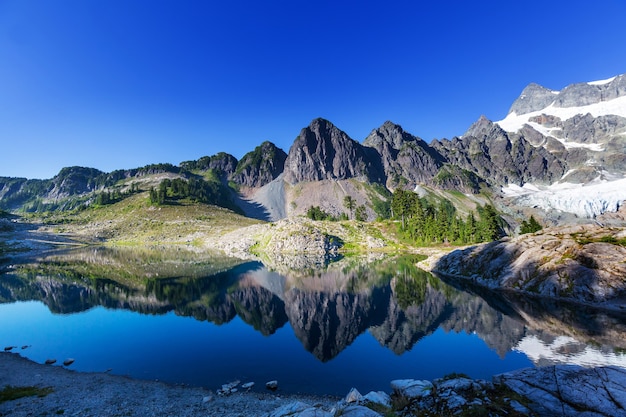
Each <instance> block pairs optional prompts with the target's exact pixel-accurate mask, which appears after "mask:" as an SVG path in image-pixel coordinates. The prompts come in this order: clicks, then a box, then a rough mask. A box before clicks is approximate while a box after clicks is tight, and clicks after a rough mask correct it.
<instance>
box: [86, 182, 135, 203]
mask: <svg viewBox="0 0 626 417" xmlns="http://www.w3.org/2000/svg"><path fill="white" fill-rule="evenodd" d="M139 191H140V190H139V186H138V185H137V183H132V184H131V186H130V189H128V190H126V191H120V190H112V191H110V190H107V191H103V192H101V193H98V194H97V195H96V199H95V204H97V205H99V206H106V205H107V204H113V203H117V202H118V201H122V200H123V199H125V198H126V197H128V196H130V195H132V194H135V193H138V192H139Z"/></svg>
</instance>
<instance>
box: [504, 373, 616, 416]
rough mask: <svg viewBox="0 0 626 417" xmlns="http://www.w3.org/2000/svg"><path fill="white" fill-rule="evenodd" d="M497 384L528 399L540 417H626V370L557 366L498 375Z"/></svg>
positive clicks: (530, 405)
mask: <svg viewBox="0 0 626 417" xmlns="http://www.w3.org/2000/svg"><path fill="white" fill-rule="evenodd" d="M494 382H501V383H503V384H504V385H506V386H507V387H509V388H510V389H511V390H513V391H515V392H516V393H518V394H520V395H522V396H524V397H526V398H528V399H529V400H530V401H531V402H532V403H531V404H529V407H530V408H531V409H532V410H533V411H534V412H536V413H539V414H540V415H562V416H580V415H583V414H585V415H588V416H594V415H602V416H618V417H619V416H626V370H624V369H621V368H617V367H607V368H592V369H586V368H582V367H580V366H573V365H557V366H548V367H545V368H538V369H532V368H531V369H524V370H521V371H516V372H511V373H507V374H502V375H498V376H495V377H494Z"/></svg>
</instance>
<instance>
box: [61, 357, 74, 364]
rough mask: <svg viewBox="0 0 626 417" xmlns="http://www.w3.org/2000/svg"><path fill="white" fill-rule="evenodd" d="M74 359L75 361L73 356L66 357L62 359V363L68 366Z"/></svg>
mask: <svg viewBox="0 0 626 417" xmlns="http://www.w3.org/2000/svg"><path fill="white" fill-rule="evenodd" d="M74 361H75V359H74V358H68V359H66V360H64V361H63V365H64V366H70V365H71V364H73V363H74Z"/></svg>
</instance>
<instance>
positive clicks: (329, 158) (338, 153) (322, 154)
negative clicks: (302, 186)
mask: <svg viewBox="0 0 626 417" xmlns="http://www.w3.org/2000/svg"><path fill="white" fill-rule="evenodd" d="M284 178H285V181H287V182H288V183H290V184H296V183H298V182H304V181H321V180H342V179H348V178H357V179H362V180H367V181H373V182H380V181H381V179H382V173H381V169H380V166H379V164H378V163H377V158H376V157H375V155H374V154H373V153H372V152H371V151H370V150H368V149H367V148H365V147H364V146H362V145H361V144H360V143H358V142H356V141H354V140H352V139H351V138H350V137H349V136H348V135H347V134H346V133H345V132H343V131H341V130H339V129H338V128H337V127H335V126H334V125H333V124H332V123H330V122H329V121H327V120H324V119H315V120H313V121H312V122H311V124H310V125H309V126H308V127H306V128H304V129H302V131H301V132H300V135H298V137H297V138H296V139H295V141H294V143H293V145H291V148H290V149H289V154H288V155H287V160H286V161H285V177H284Z"/></svg>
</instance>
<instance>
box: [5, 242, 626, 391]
mask: <svg viewBox="0 0 626 417" xmlns="http://www.w3.org/2000/svg"><path fill="white" fill-rule="evenodd" d="M416 260H417V259H416V258H415V257H414V256H400V257H394V258H380V259H374V258H371V259H365V258H344V259H341V260H339V261H337V262H333V263H330V264H328V265H326V262H325V261H324V260H323V259H311V258H302V257H299V258H293V257H292V258H281V259H273V260H270V261H268V262H267V264H268V265H269V267H266V266H264V265H263V264H262V263H260V262H243V261H240V260H236V259H229V258H223V257H216V256H213V257H208V256H206V255H198V254H194V253H192V252H188V251H181V250H157V249H153V250H148V249H141V250H140V249H124V250H122V249H111V248H89V249H82V250H79V251H74V252H64V253H57V254H54V255H49V256H46V257H42V258H40V259H36V260H29V261H28V262H25V263H23V264H20V265H17V266H15V267H14V268H13V269H12V270H11V271H10V272H9V273H6V274H4V275H0V303H1V304H0V348H2V347H4V346H17V348H15V349H13V350H14V351H17V352H19V353H20V354H21V355H23V356H26V357H28V358H31V359H33V360H34V361H36V362H40V363H43V362H44V361H45V360H46V359H48V358H55V359H57V360H58V363H60V362H62V361H63V360H64V359H66V358H74V359H75V360H76V361H75V363H74V364H73V365H71V368H72V369H75V370H79V371H106V370H110V372H112V373H115V374H121V375H129V376H132V377H137V378H143V379H159V380H164V381H168V382H172V383H187V384H192V385H198V386H205V387H207V388H211V389H216V388H218V387H219V386H221V384H223V383H226V382H230V381H233V380H236V379H238V380H241V381H242V382H247V381H254V382H256V387H255V389H257V390H262V389H264V388H263V386H264V383H265V382H266V381H269V380H273V379H276V380H278V381H279V385H280V390H281V391H283V392H291V393H296V392H307V393H315V394H335V395H344V394H345V393H347V391H348V390H349V389H350V388H351V387H356V388H357V389H359V390H360V391H361V392H367V391H370V390H386V391H388V390H389V381H391V380H392V379H398V378H414V379H434V378H438V377H442V376H444V375H446V374H449V373H452V372H458V373H465V374H468V375H470V376H472V377H475V378H490V377H491V376H492V375H493V374H497V373H501V372H506V371H509V370H513V369H518V368H522V367H528V366H535V365H545V364H553V363H577V364H583V365H600V364H615V365H619V366H624V367H626V355H625V354H624V352H626V320H625V319H624V318H623V317H615V316H612V315H609V314H606V313H602V312H597V311H592V310H586V309H583V308H581V307H579V306H574V307H571V306H566V305H559V304H554V303H546V302H539V301H533V300H528V299H520V298H512V297H503V296H498V295H495V294H493V293H487V292H484V291H480V290H477V289H473V290H471V289H468V288H464V287H461V286H460V285H459V284H457V283H454V282H449V283H446V282H444V281H442V280H441V279H439V278H437V277H435V276H433V275H431V274H429V273H427V272H424V271H422V270H419V269H418V268H416V267H415V266H414V265H415V262H416ZM25 345H28V346H29V347H28V348H26V349H23V350H22V349H21V347H22V346H25Z"/></svg>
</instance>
